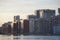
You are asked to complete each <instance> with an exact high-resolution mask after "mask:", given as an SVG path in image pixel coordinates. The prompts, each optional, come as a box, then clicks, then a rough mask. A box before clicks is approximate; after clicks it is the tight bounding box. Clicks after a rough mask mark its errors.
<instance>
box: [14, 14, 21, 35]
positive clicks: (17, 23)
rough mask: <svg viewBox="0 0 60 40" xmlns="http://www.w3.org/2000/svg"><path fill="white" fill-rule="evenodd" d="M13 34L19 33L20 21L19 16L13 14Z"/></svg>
mask: <svg viewBox="0 0 60 40" xmlns="http://www.w3.org/2000/svg"><path fill="white" fill-rule="evenodd" d="M13 34H16V35H19V34H21V22H20V16H19V15H18V16H14V23H13Z"/></svg>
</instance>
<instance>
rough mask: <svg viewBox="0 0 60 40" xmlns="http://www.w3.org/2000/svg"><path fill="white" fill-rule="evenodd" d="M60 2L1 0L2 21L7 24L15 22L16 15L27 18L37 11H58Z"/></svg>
mask: <svg viewBox="0 0 60 40" xmlns="http://www.w3.org/2000/svg"><path fill="white" fill-rule="evenodd" d="M59 2H60V0H0V20H1V21H3V22H6V21H8V20H13V16H14V15H21V18H23V19H24V18H26V16H27V15H29V14H33V13H34V10H36V9H44V8H46V9H47V8H49V9H57V8H58V7H60V5H59V4H60V3H59Z"/></svg>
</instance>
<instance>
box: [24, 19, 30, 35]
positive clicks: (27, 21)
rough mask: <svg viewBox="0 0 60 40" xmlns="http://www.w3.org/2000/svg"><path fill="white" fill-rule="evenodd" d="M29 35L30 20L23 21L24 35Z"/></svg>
mask: <svg viewBox="0 0 60 40" xmlns="http://www.w3.org/2000/svg"><path fill="white" fill-rule="evenodd" d="M24 33H29V20H24V21H23V34H24Z"/></svg>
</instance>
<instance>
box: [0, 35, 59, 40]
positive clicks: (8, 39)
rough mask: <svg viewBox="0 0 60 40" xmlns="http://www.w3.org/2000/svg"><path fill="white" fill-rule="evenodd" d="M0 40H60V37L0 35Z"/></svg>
mask: <svg viewBox="0 0 60 40" xmlns="http://www.w3.org/2000/svg"><path fill="white" fill-rule="evenodd" d="M0 40H60V36H39V35H27V36H24V35H20V36H13V35H0Z"/></svg>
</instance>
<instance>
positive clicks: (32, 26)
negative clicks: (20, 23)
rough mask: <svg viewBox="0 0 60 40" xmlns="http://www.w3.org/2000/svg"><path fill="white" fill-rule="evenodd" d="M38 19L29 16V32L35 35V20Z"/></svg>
mask: <svg viewBox="0 0 60 40" xmlns="http://www.w3.org/2000/svg"><path fill="white" fill-rule="evenodd" d="M35 19H36V16H35V15H29V16H28V20H29V32H30V33H33V32H34V20H35Z"/></svg>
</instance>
